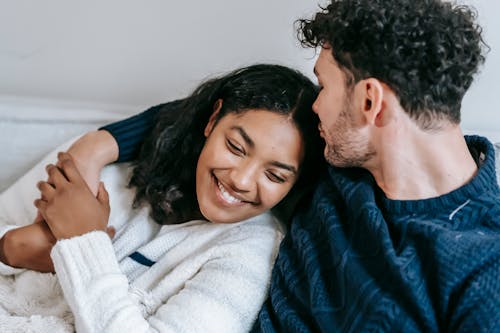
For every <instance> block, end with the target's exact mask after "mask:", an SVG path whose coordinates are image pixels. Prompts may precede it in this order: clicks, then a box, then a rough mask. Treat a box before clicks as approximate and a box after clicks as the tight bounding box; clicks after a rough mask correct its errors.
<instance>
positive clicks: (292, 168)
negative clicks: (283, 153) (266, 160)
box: [271, 161, 297, 174]
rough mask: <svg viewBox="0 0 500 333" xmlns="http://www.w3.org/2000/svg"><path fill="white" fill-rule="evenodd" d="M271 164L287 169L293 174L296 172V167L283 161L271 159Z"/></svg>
mask: <svg viewBox="0 0 500 333" xmlns="http://www.w3.org/2000/svg"><path fill="white" fill-rule="evenodd" d="M271 165H274V166H276V167H278V168H281V169H285V170H288V171H290V172H292V173H294V174H297V169H296V168H295V167H294V166H292V165H289V164H285V163H281V162H278V161H272V162H271Z"/></svg>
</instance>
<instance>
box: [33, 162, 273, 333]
mask: <svg viewBox="0 0 500 333" xmlns="http://www.w3.org/2000/svg"><path fill="white" fill-rule="evenodd" d="M62 168H63V171H64V174H65V176H66V177H63V176H62V174H59V173H60V170H57V169H54V168H51V169H50V171H49V172H50V173H51V176H50V177H51V178H53V180H54V183H55V188H51V187H49V186H48V184H46V185H44V186H42V189H43V190H42V192H43V194H44V197H46V198H47V199H48V201H46V202H44V201H43V200H37V207H39V208H40V211H41V212H42V214H43V216H44V218H45V220H46V221H47V224H48V225H49V226H50V228H51V230H52V232H53V233H54V235H55V236H56V238H58V239H59V240H58V242H57V243H56V245H55V246H54V248H53V250H52V253H51V256H52V259H53V261H54V266H55V270H56V273H57V276H58V278H59V281H60V284H61V287H62V289H63V292H64V295H65V298H66V300H67V301H68V304H69V306H70V307H71V309H72V311H73V313H74V314H75V323H76V329H77V331H78V332H110V333H118V332H127V331H133V332H159V331H161V332H175V333H182V332H218V333H221V332H231V333H233V332H248V331H249V330H250V328H251V325H252V323H253V321H254V320H255V319H256V317H257V313H258V311H259V309H260V306H261V304H262V303H263V302H264V299H265V297H266V293H267V286H268V281H269V279H270V275H271V269H272V264H273V261H274V257H275V255H276V252H277V248H278V244H279V240H280V232H279V231H278V230H277V229H275V228H273V227H272V226H271V225H270V224H267V222H266V223H264V221H260V222H262V223H263V225H259V226H255V224H252V223H258V222H257V221H252V222H250V223H248V222H247V224H245V225H243V226H235V228H233V229H231V232H229V233H224V234H222V235H221V236H220V237H216V238H215V239H212V240H211V242H210V244H211V245H208V244H205V245H204V246H203V250H202V253H200V255H199V256H197V257H195V258H196V259H193V258H191V257H188V258H187V260H192V261H194V262H196V264H193V265H192V266H186V267H183V268H182V269H179V270H175V267H170V266H169V265H171V262H170V261H165V260H163V261H162V260H160V261H158V262H157V263H156V264H155V266H153V267H151V268H149V270H148V271H147V272H145V274H148V275H149V278H146V279H145V280H147V281H150V282H151V281H156V282H154V283H153V285H152V286H151V288H147V287H141V283H140V282H138V284H137V285H135V286H134V287H133V288H132V289H131V286H130V285H129V282H128V279H127V277H126V276H125V275H124V274H123V273H122V272H121V270H120V266H119V264H118V261H117V258H116V255H115V251H114V249H113V246H112V244H111V241H110V239H109V237H107V235H106V234H105V233H104V232H102V231H100V230H103V227H104V225H105V222H104V218H103V217H105V216H106V215H107V213H108V209H109V208H108V207H107V205H106V196H105V195H100V196H98V198H95V197H94V196H93V195H92V194H91V193H90V191H89V190H88V189H87V188H86V187H85V186H84V182H83V180H82V179H81V177H79V176H78V173H77V172H76V169H75V168H74V166H72V163H71V161H68V162H66V163H64V164H63V165H62ZM100 193H101V192H100ZM82 226H84V227H87V230H83V229H81V228H80V227H82ZM86 231H87V232H86ZM204 231H205V232H207V231H209V230H207V229H204ZM209 235H212V234H209ZM210 237H212V238H213V235H212V236H210ZM204 238H205V237H204ZM187 242H188V243H190V244H186V245H185V246H186V247H188V246H189V247H192V244H191V240H188V241H187ZM171 271H175V272H176V274H181V275H182V278H179V277H177V278H176V279H175V280H172V281H175V282H174V283H175V285H172V281H169V280H168V275H169V274H171V273H166V272H171ZM144 278H145V277H144ZM142 280H144V279H142ZM166 281H169V282H166Z"/></svg>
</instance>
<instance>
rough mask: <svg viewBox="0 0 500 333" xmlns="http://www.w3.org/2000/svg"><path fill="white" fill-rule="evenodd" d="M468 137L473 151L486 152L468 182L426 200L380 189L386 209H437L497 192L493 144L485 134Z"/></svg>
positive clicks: (454, 205) (468, 142) (398, 211)
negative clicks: (392, 196)
mask: <svg viewBox="0 0 500 333" xmlns="http://www.w3.org/2000/svg"><path fill="white" fill-rule="evenodd" d="M465 140H466V142H467V146H468V147H469V150H470V151H471V152H474V151H475V152H477V153H482V154H483V155H484V161H483V162H482V163H479V165H478V171H477V173H476V175H475V176H474V178H472V180H471V181H470V182H469V183H467V184H465V185H463V186H462V187H460V188H458V189H456V190H454V191H451V192H450V193H447V194H444V195H442V196H439V197H436V198H430V199H424V200H391V199H388V198H387V197H386V196H385V194H384V193H383V192H382V190H380V189H378V192H379V193H378V197H379V199H380V200H381V201H382V204H383V206H384V207H385V209H386V210H387V211H389V212H392V213H394V214H398V215H399V214H406V213H408V214H412V213H413V214H421V213H426V212H427V213H428V212H437V211H439V210H443V209H448V208H449V207H458V206H460V205H463V204H465V203H466V202H467V200H473V199H477V198H479V197H480V196H481V195H483V194H484V193H487V192H493V193H498V192H499V191H500V190H499V188H498V183H497V179H496V174H495V150H494V148H493V145H492V144H491V143H490V142H489V141H488V140H487V139H486V138H484V137H480V136H476V135H472V136H465ZM473 155H474V153H473ZM476 155H477V154H476Z"/></svg>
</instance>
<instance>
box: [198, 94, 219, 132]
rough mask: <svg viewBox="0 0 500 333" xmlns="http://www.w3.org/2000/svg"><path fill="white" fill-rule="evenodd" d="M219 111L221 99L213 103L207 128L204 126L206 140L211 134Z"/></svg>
mask: <svg viewBox="0 0 500 333" xmlns="http://www.w3.org/2000/svg"><path fill="white" fill-rule="evenodd" d="M221 109H222V98H219V99H218V100H216V101H215V103H214V111H213V112H212V115H211V116H210V119H208V123H207V126H205V131H204V132H203V133H204V134H205V137H206V138H208V136H209V135H210V133H212V130H213V129H214V126H215V120H216V119H217V115H218V114H219V112H220V110H221Z"/></svg>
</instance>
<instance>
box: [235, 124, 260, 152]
mask: <svg viewBox="0 0 500 333" xmlns="http://www.w3.org/2000/svg"><path fill="white" fill-rule="evenodd" d="M231 130H236V131H238V133H240V135H241V137H242V138H243V140H245V142H246V144H247V145H249V146H250V147H251V148H254V147H255V143H254V142H253V140H252V139H251V138H250V136H249V135H248V134H247V132H246V131H245V130H244V129H243V127H241V126H233V127H231Z"/></svg>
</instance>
